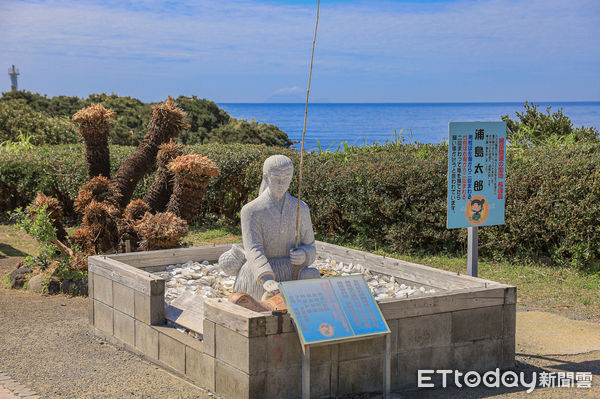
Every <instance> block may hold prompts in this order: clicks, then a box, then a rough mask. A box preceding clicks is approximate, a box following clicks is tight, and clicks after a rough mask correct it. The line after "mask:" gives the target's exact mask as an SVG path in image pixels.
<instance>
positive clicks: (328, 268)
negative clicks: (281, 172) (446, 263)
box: [155, 258, 436, 304]
mask: <svg viewBox="0 0 600 399" xmlns="http://www.w3.org/2000/svg"><path fill="white" fill-rule="evenodd" d="M312 267H316V268H317V269H318V270H319V272H321V275H322V276H326V277H333V276H348V275H351V274H362V275H364V276H365V280H366V281H367V284H368V285H369V288H370V289H371V293H372V294H373V296H374V297H375V299H376V300H382V299H388V298H407V297H410V296H411V295H415V294H417V293H421V294H428V293H435V292H436V291H435V289H427V288H425V287H423V286H410V285H406V284H404V283H402V282H398V281H396V279H395V278H394V277H393V276H388V275H385V274H380V273H375V272H373V271H371V270H369V269H367V268H365V267H363V266H361V265H360V264H352V263H350V264H344V263H342V262H336V261H335V260H331V259H319V258H317V260H316V261H315V263H313V265H312ZM155 274H156V275H159V276H161V277H162V278H164V279H165V281H166V284H165V286H166V292H165V301H166V302H167V303H169V304H170V303H171V302H172V301H173V300H174V299H175V298H177V297H179V296H180V295H182V294H183V293H184V292H186V291H188V292H191V293H193V294H195V295H199V296H202V297H204V298H226V297H228V296H229V294H231V292H232V289H233V284H234V282H235V276H228V275H227V274H225V273H224V272H223V271H221V269H220V268H219V265H218V264H216V263H215V264H211V263H210V262H208V261H203V262H195V261H192V260H189V261H187V262H186V263H183V264H178V265H169V266H167V268H166V270H165V271H163V272H155Z"/></svg>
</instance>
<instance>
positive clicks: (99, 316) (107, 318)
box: [94, 299, 114, 335]
mask: <svg viewBox="0 0 600 399" xmlns="http://www.w3.org/2000/svg"><path fill="white" fill-rule="evenodd" d="M94 326H95V327H96V328H98V329H99V330H102V331H104V332H105V333H107V334H111V335H112V334H113V333H114V330H113V309H112V308H111V307H109V306H107V305H105V304H103V303H102V302H100V301H97V300H95V299H94Z"/></svg>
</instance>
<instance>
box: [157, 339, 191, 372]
mask: <svg viewBox="0 0 600 399" xmlns="http://www.w3.org/2000/svg"><path fill="white" fill-rule="evenodd" d="M180 334H181V333H180ZM182 335H183V334H182ZM158 360H160V361H161V362H164V363H165V364H167V365H168V366H169V367H172V368H174V369H175V370H177V371H179V372H180V373H185V345H184V344H183V343H181V342H180V341H178V340H176V339H174V338H171V337H169V336H168V335H165V334H163V333H159V334H158Z"/></svg>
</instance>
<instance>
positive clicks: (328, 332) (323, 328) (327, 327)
mask: <svg viewBox="0 0 600 399" xmlns="http://www.w3.org/2000/svg"><path fill="white" fill-rule="evenodd" d="M319 331H320V332H321V334H323V335H324V336H326V337H331V336H332V335H333V326H332V325H331V324H329V323H321V325H320V326H319Z"/></svg>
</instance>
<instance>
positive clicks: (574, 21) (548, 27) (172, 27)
mask: <svg viewBox="0 0 600 399" xmlns="http://www.w3.org/2000/svg"><path fill="white" fill-rule="evenodd" d="M316 4H317V3H316V1H303V0H288V1H275V0H270V1H267V0H264V1H243V0H220V1H214V0H210V1H202V0H198V1H154V0H139V1H130V2H128V1H118V0H102V1H100V0H98V1H84V0H63V1H53V0H48V1H16V0H10V1H9V0H0V59H1V60H2V62H1V64H3V66H4V67H5V71H6V70H7V68H8V67H10V65H11V64H15V65H16V66H17V67H18V68H19V69H20V71H21V76H20V77H19V86H20V88H22V89H26V90H30V91H35V92H40V93H45V94H48V95H50V96H54V95H59V94H66V95H78V96H87V95H88V94H89V93H92V92H108V93H117V94H119V95H129V96H134V97H138V98H141V99H142V100H145V101H158V100H161V99H164V98H165V97H166V96H167V95H169V94H172V95H179V94H185V95H192V94H194V95H197V96H199V97H204V98H208V99H211V100H214V101H217V102H263V101H275V100H288V101H294V102H301V101H303V98H304V97H305V96H306V85H307V80H308V68H309V62H310V51H311V45H312V35H313V33H314V22H315V12H316ZM599 71H600V1H598V0H581V1H578V0H573V1H566V0H543V1H541V0H490V1H483V0H482V1H472V0H458V1H441V0H440V1H391V0H388V1H379V0H370V1H352V0H346V1H341V0H335V1H334V0H323V1H322V2H321V15H320V21H319V31H318V36H317V48H316V52H315V65H314V70H313V80H312V84H311V101H326V102H327V101H329V102H455V101H456V102H470V101H525V100H533V101H597V100H600V73H599ZM4 73H5V75H4V78H0V90H1V91H7V90H9V89H10V81H9V77H8V74H7V73H6V72H4Z"/></svg>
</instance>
